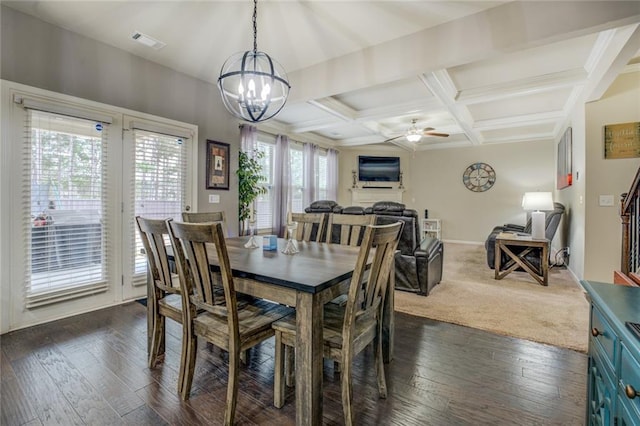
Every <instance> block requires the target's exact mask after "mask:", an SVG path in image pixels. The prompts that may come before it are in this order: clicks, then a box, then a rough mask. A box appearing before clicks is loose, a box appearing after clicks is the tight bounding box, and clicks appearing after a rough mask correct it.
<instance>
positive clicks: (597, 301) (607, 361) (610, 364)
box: [580, 281, 640, 426]
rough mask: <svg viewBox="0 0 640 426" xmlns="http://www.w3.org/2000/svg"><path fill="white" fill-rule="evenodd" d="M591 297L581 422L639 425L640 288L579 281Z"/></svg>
mask: <svg viewBox="0 0 640 426" xmlns="http://www.w3.org/2000/svg"><path fill="white" fill-rule="evenodd" d="M580 284H581V285H582V287H583V288H584V289H585V290H586V292H587V296H588V298H589V300H590V301H591V317H590V327H591V330H590V339H589V380H588V389H587V401H588V404H587V413H586V416H587V417H586V422H585V423H586V424H588V425H594V426H595V425H603V426H613V425H616V426H621V425H627V426H640V338H639V337H638V336H636V335H634V334H633V333H632V332H631V331H630V330H629V329H628V328H627V327H626V326H625V322H626V321H631V322H637V323H640V288H636V287H624V286H617V285H613V284H608V283H597V282H592V281H581V282H580Z"/></svg>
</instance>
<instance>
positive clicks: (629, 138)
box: [604, 122, 640, 160]
mask: <svg viewBox="0 0 640 426" xmlns="http://www.w3.org/2000/svg"><path fill="white" fill-rule="evenodd" d="M635 157H640V122H635V123H621V124H607V125H605V126H604V158H605V159H607V160H609V159H612V158H635Z"/></svg>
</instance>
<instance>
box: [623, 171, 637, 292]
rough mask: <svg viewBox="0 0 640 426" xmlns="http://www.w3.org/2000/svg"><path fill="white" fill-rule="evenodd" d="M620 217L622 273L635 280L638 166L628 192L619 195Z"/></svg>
mask: <svg viewBox="0 0 640 426" xmlns="http://www.w3.org/2000/svg"><path fill="white" fill-rule="evenodd" d="M620 218H621V220H622V257H621V258H622V260H621V265H620V269H621V272H622V274H623V275H625V276H627V277H629V278H631V281H634V282H636V283H637V284H638V285H640V282H638V281H636V280H637V279H638V278H639V277H640V167H638V172H637V173H636V177H635V178H634V179H633V183H632V184H631V189H630V190H629V192H627V193H625V194H622V195H621V196H620Z"/></svg>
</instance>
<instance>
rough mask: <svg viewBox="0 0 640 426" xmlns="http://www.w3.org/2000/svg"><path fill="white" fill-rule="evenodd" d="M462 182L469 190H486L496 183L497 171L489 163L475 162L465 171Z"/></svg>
mask: <svg viewBox="0 0 640 426" xmlns="http://www.w3.org/2000/svg"><path fill="white" fill-rule="evenodd" d="M462 183H464V186H466V187H467V189H468V190H469V191H473V192H484V191H486V190H488V189H489V188H491V187H492V186H493V184H494V183H496V172H495V171H494V170H493V167H491V166H490V165H488V164H487V163H473V164H472V165H470V166H469V167H467V169H466V170H465V171H464V174H463V175H462Z"/></svg>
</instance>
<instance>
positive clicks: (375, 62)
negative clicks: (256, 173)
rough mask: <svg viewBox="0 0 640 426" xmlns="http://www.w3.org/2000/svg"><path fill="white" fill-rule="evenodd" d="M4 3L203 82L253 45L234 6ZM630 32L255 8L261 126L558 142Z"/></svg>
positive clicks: (462, 5)
mask: <svg viewBox="0 0 640 426" xmlns="http://www.w3.org/2000/svg"><path fill="white" fill-rule="evenodd" d="M3 4H4V5H7V6H9V7H12V8H14V9H17V10H19V11H22V12H24V13H27V14H30V15H33V16H35V17H37V18H40V19H42V20H44V21H47V22H50V23H52V24H55V25H58V26H60V27H63V28H66V29H68V30H71V31H74V32H76V33H79V34H82V35H85V36H87V37H90V38H93V39H96V40H100V41H102V42H104V43H107V44H109V45H112V46H115V47H118V48H120V49H123V50H126V51H129V52H131V53H133V54H135V55H138V56H141V57H144V58H146V59H148V60H151V61H154V62H157V63H159V64H162V65H165V66H167V67H169V68H172V69H175V70H176V71H180V72H182V73H185V74H188V75H191V76H193V77H196V78H198V79H201V80H204V81H208V82H211V83H214V84H215V83H216V81H217V77H218V75H219V72H220V68H221V66H222V64H223V62H224V61H225V59H226V58H227V57H229V56H230V55H231V54H233V53H235V52H237V51H242V50H249V49H250V48H251V47H252V26H251V14H252V12H253V6H252V3H251V2H250V1H247V0H243V1H240V0H234V1H224V2H223V1H139V2H131V1H128V2H124V1H19V2H11V1H3ZM639 22H640V2H635V1H629V2H617V1H605V2H598V1H584V2H582V1H569V2H536V1H532V2H505V1H491V2H484V1H403V0H393V1H365V0H355V1H340V0H333V1H329V0H318V1H297V0H261V1H259V3H258V49H259V50H262V51H265V52H267V53H268V54H269V55H271V56H272V57H273V58H274V59H276V60H277V61H278V62H280V63H281V64H282V66H283V67H284V68H285V69H286V70H287V72H288V74H289V78H290V82H291V85H292V89H291V95H290V99H289V102H288V103H287V105H286V106H285V108H284V109H283V110H282V111H281V112H280V114H279V115H278V116H276V118H275V119H272V120H271V121H269V122H267V123H265V124H264V125H263V126H264V127H265V128H271V129H273V130H277V131H280V132H286V133H287V134H289V136H290V137H292V138H293V139H300V140H311V141H316V142H319V143H322V144H324V145H333V146H337V147H340V146H358V145H369V144H380V143H381V142H383V141H384V140H386V139H388V138H392V137H395V136H398V135H401V134H403V133H404V132H405V131H406V130H407V128H408V127H409V125H410V123H411V120H412V119H416V120H417V125H418V127H420V128H423V127H427V126H428V127H433V128H435V129H436V131H437V132H444V133H449V134H450V136H449V137H448V138H439V137H423V138H422V140H421V141H420V142H418V143H416V144H412V143H409V142H407V141H406V140H405V139H403V138H401V139H399V140H397V141H396V143H397V144H398V145H400V146H402V147H403V148H406V149H410V150H422V149H434V148H448V147H464V146H472V145H479V144H489V143H511V142H535V141H543V140H557V139H558V138H559V135H560V134H561V133H562V131H563V130H564V128H565V127H566V126H567V125H568V124H569V118H568V117H569V114H570V112H571V110H572V109H573V107H574V106H575V105H576V102H579V101H582V102H584V101H585V100H592V99H596V98H597V97H598V96H600V95H601V94H602V93H603V91H604V90H605V89H606V87H607V86H608V84H610V83H611V81H612V80H613V78H615V76H616V75H617V74H618V73H619V72H621V71H622V70H623V68H624V67H625V65H627V63H628V62H629V61H630V60H631V59H632V58H633V57H635V56H637V52H638V50H639V49H640V30H639V29H638V23H639ZM135 31H140V32H142V33H144V34H147V35H149V36H151V37H153V38H156V39H158V40H160V41H162V42H164V43H166V46H165V47H164V48H162V49H160V50H154V49H151V48H147V47H145V46H143V45H141V44H139V43H136V42H134V41H133V40H132V39H131V35H132V34H133V33H134V32H135ZM634 66H636V67H637V65H634Z"/></svg>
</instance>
